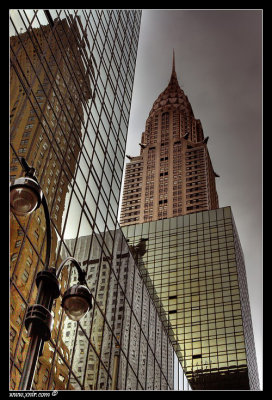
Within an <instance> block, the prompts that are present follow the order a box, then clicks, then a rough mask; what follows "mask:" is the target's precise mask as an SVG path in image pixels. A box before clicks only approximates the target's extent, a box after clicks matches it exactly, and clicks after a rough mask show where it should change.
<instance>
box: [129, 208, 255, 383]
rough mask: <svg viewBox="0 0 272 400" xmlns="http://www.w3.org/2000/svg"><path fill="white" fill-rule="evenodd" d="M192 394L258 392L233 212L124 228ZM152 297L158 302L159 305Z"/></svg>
mask: <svg viewBox="0 0 272 400" xmlns="http://www.w3.org/2000/svg"><path fill="white" fill-rule="evenodd" d="M123 231H124V234H125V236H126V237H127V238H129V243H130V245H131V247H132V248H135V247H137V246H138V251H139V248H140V247H141V260H142V269H141V271H142V274H143V276H144V277H145V281H146V283H147V286H148V288H149V290H150V291H153V298H154V299H155V303H156V307H157V309H158V310H160V313H161V315H162V320H163V321H164V323H165V326H166V327H169V328H168V330H169V337H170V339H171V342H172V343H173V345H174V347H175V350H176V352H177V355H178V357H179V359H180V361H181V362H182V365H183V368H184V371H185V373H186V376H187V378H188V380H189V382H190V384H191V387H192V388H193V389H196V390H205V389H209V390H219V389H229V390H231V389H250V388H251V389H258V388H259V381H258V370H257V363H256V354H255V345H254V337H253V330H252V322H251V316H250V306H249V298H248V291H247V283H246V272H245V265H244V258H243V253H242V249H241V246H240V241H239V237H238V234H237V231H236V228H235V223H234V219H233V216H232V213H231V209H230V207H225V208H219V209H217V210H211V211H203V212H198V213H193V214H189V215H186V216H178V217H174V218H169V219H164V220H158V221H153V222H147V223H144V224H137V225H130V226H125V227H123ZM156 299H157V301H156Z"/></svg>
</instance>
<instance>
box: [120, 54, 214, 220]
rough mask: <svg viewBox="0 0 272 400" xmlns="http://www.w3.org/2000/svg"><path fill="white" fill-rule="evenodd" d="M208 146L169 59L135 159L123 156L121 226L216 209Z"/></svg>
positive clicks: (212, 171) (198, 121) (199, 123)
mask: <svg viewBox="0 0 272 400" xmlns="http://www.w3.org/2000/svg"><path fill="white" fill-rule="evenodd" d="M207 141H208V138H204V135H203V130H202V126H201V122H200V120H199V119H196V118H195V117H194V113H193V110H192V107H191V104H190V102H189V100H188V98H187V96H186V95H185V94H184V92H183V90H182V89H181V88H180V86H179V83H178V80H177V75H176V71H175V58H174V54H173V65H172V74H171V77H170V81H169V84H168V86H167V88H166V89H165V90H164V91H163V92H162V93H161V94H160V95H159V97H158V98H157V100H156V101H155V102H154V104H153V107H152V109H151V111H150V113H149V116H148V118H147V121H146V128H145V132H143V134H142V140H141V143H140V147H141V151H140V155H139V156H137V157H129V156H128V157H129V158H130V163H128V164H127V166H126V174H125V181H124V193H123V202H122V210H121V219H120V221H121V224H122V225H126V224H130V223H141V222H146V221H156V220H157V219H161V218H171V217H173V216H176V215H186V214H189V213H191V212H195V211H201V210H212V209H215V208H218V199H217V193H216V188H215V177H216V176H217V174H216V173H215V172H214V170H213V167H212V163H211V160H210V156H209V152H208V148H207Z"/></svg>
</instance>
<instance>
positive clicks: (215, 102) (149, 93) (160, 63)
mask: <svg viewBox="0 0 272 400" xmlns="http://www.w3.org/2000/svg"><path fill="white" fill-rule="evenodd" d="M173 48H174V50H175V61H176V72H177V77H178V80H179V83H180V86H181V88H182V89H183V90H184V92H185V94H186V95H187V96H188V99H189V101H190V103H191V105H192V108H193V111H194V115H195V117H196V118H199V119H200V120H201V122H202V126H203V130H204V136H209V142H208V149H209V153H210V156H211V160H212V163H213V167H214V170H215V172H217V173H218V174H219V175H220V178H217V181H216V182H217V192H218V197H219V206H220V207H224V206H231V208H232V212H233V214H234V218H235V221H236V225H237V229H238V233H239V236H240V240H241V244H242V248H243V251H244V255H245V262H246V269H247V279H248V287H249V295H250V305H251V310H252V320H253V329H254V335H255V344H256V352H257V360H258V366H259V374H260V381H261V385H262V351H263V349H262V334H263V332H262V325H263V319H262V11H261V10H143V14H142V23H141V32H140V39H139V48H138V56H137V64H136V74H135V80H134V91H133V101H132V107H131V116H130V124H129V134H128V142H127V151H126V154H129V155H138V154H139V146H138V143H139V142H140V139H141V133H142V132H143V131H144V129H145V122H146V119H147V117H148V114H149V111H150V110H151V107H152V105H153V103H154V101H155V100H156V98H157V97H158V95H159V94H160V93H161V92H162V91H163V90H164V89H165V88H166V86H167V84H168V82H169V79H170V75H171V68H172V52H173ZM261 387H262V386H261Z"/></svg>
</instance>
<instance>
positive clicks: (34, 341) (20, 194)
mask: <svg viewBox="0 0 272 400" xmlns="http://www.w3.org/2000/svg"><path fill="white" fill-rule="evenodd" d="M21 163H22V166H23V168H24V170H25V177H21V178H18V179H16V180H15V181H14V184H13V185H11V186H10V206H11V210H12V211H13V213H14V214H16V215H19V216H25V215H29V214H30V213H32V212H33V211H35V210H36V209H37V208H39V207H40V205H41V204H42V206H43V209H44V214H45V221H46V256H45V265H44V269H43V270H42V271H40V272H39V273H38V274H37V276H36V285H37V288H38V294H37V299H36V303H35V304H34V305H31V306H29V307H28V309H27V313H26V318H25V327H26V329H27V334H28V336H29V337H30V342H29V346H28V351H27V355H26V359H25V363H24V368H23V372H22V376H21V380H20V384H19V390H30V389H31V387H32V381H33V378H34V373H35V369H36V364H37V360H38V357H39V356H40V355H41V354H42V350H43V344H44V342H45V341H48V340H50V338H51V332H52V329H53V324H54V320H53V315H52V313H51V309H52V305H53V301H54V300H55V299H57V298H58V297H59V296H60V284H59V281H58V278H59V275H60V272H61V270H62V268H63V267H64V265H65V264H67V263H68V262H72V263H73V265H74V266H75V267H76V269H77V272H78V284H76V285H74V286H72V287H70V288H69V289H68V290H67V291H66V292H65V293H64V295H63V298H62V303H61V305H62V307H63V308H64V310H65V312H66V314H67V316H68V317H69V318H70V319H72V320H74V321H79V320H80V319H81V318H82V317H83V315H85V314H86V312H87V311H88V310H90V309H91V308H92V296H91V293H90V291H89V289H88V287H87V283H86V280H85V275H86V273H85V271H83V270H82V269H81V268H80V265H79V264H78V262H77V261H76V260H75V259H74V258H73V257H68V258H67V259H66V260H64V261H63V262H62V263H61V265H60V266H59V268H58V269H57V270H56V269H55V268H50V267H49V262H50V253H51V226H50V217H49V210H48V205H47V201H46V198H45V196H44V195H43V192H42V189H41V187H40V185H39V183H38V181H37V178H36V177H35V169H34V168H33V167H29V165H28V164H27V162H26V161H25V159H24V158H22V159H21Z"/></svg>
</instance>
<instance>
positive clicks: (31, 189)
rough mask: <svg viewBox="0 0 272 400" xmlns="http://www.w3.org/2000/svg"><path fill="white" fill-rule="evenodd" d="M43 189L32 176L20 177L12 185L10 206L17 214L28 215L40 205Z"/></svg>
mask: <svg viewBox="0 0 272 400" xmlns="http://www.w3.org/2000/svg"><path fill="white" fill-rule="evenodd" d="M41 198H42V191H41V188H40V186H39V184H38V183H37V182H36V181H35V180H34V179H31V178H19V179H16V180H15V181H14V184H13V185H11V187H10V208H11V210H12V211H13V212H14V214H16V215H20V216H26V215H28V214H30V213H31V212H32V211H34V210H35V209H36V208H38V207H39V205H40V203H41Z"/></svg>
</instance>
